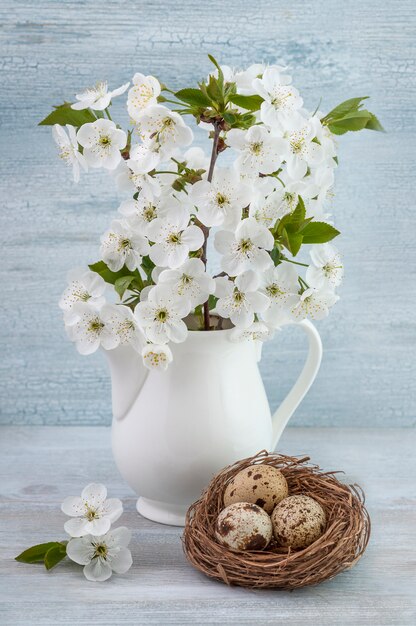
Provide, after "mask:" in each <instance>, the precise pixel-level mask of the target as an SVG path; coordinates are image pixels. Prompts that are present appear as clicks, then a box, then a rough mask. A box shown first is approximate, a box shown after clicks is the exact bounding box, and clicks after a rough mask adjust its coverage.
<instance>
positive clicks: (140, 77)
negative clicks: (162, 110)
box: [127, 72, 161, 122]
mask: <svg viewBox="0 0 416 626" xmlns="http://www.w3.org/2000/svg"><path fill="white" fill-rule="evenodd" d="M160 91H161V88H160V83H159V81H158V80H157V78H155V77H154V76H144V74H140V72H137V73H136V74H135V75H134V76H133V86H132V88H131V89H130V90H129V94H128V97H127V110H128V112H129V115H130V117H131V118H132V119H133V120H134V121H135V122H137V121H138V116H139V114H140V113H141V112H142V111H143V109H145V108H146V107H149V106H153V105H154V104H157V98H158V96H159V95H160Z"/></svg>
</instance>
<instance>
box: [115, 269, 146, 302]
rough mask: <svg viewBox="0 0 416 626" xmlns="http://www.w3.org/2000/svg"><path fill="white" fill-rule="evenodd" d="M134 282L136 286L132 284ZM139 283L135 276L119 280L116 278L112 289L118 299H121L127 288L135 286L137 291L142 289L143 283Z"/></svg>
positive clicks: (123, 277) (122, 277)
mask: <svg viewBox="0 0 416 626" xmlns="http://www.w3.org/2000/svg"><path fill="white" fill-rule="evenodd" d="M134 282H135V283H136V285H133V284H132V283H134ZM140 283H141V284H139V281H138V280H137V276H134V275H130V276H120V278H117V280H116V281H115V283H114V289H115V291H116V292H117V293H118V295H119V296H120V298H122V297H123V296H124V293H125V292H126V290H127V289H128V288H129V287H132V286H135V287H137V289H141V288H142V287H143V283H142V281H141V280H140Z"/></svg>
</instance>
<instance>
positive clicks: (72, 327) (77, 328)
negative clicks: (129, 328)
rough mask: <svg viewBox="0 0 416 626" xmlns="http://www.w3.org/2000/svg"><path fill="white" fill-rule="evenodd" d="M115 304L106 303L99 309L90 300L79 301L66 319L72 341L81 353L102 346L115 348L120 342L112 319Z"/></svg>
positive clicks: (108, 348) (90, 352) (106, 348)
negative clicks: (89, 302) (69, 317)
mask: <svg viewBox="0 0 416 626" xmlns="http://www.w3.org/2000/svg"><path fill="white" fill-rule="evenodd" d="M113 306H114V305H110V304H104V306H102V307H101V308H100V309H99V310H97V309H96V308H95V307H93V306H91V305H90V304H88V302H77V303H76V304H74V305H73V307H72V309H71V311H70V313H71V319H66V320H65V321H66V324H67V331H68V335H69V338H70V339H71V341H74V342H75V345H76V348H77V350H78V352H79V353H80V354H92V353H93V352H95V351H96V350H98V348H99V347H100V346H101V347H102V348H104V350H113V349H114V348H116V347H117V346H118V345H119V343H120V337H119V336H118V335H116V334H115V333H114V330H113V327H112V323H111V319H112V316H113Z"/></svg>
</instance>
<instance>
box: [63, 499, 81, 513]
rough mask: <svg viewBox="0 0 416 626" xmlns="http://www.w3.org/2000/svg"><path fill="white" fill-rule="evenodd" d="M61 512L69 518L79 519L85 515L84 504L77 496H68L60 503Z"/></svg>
mask: <svg viewBox="0 0 416 626" xmlns="http://www.w3.org/2000/svg"><path fill="white" fill-rule="evenodd" d="M61 511H62V512H63V513H65V515H69V516H70V517H81V516H82V515H84V513H85V503H84V501H83V499H82V498H80V497H79V496H69V497H68V498H65V500H64V501H63V502H62V505H61Z"/></svg>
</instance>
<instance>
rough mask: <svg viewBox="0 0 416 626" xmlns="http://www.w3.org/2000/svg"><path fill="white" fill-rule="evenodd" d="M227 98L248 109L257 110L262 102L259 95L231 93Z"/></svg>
mask: <svg viewBox="0 0 416 626" xmlns="http://www.w3.org/2000/svg"><path fill="white" fill-rule="evenodd" d="M228 100H229V101H230V102H232V103H233V104H236V105H237V106H239V107H241V108H243V109H247V110H248V111H258V110H259V108H260V107H261V104H262V102H264V100H263V98H262V97H261V96H257V95H253V96H241V95H240V94H235V95H231V96H229V98H228Z"/></svg>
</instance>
